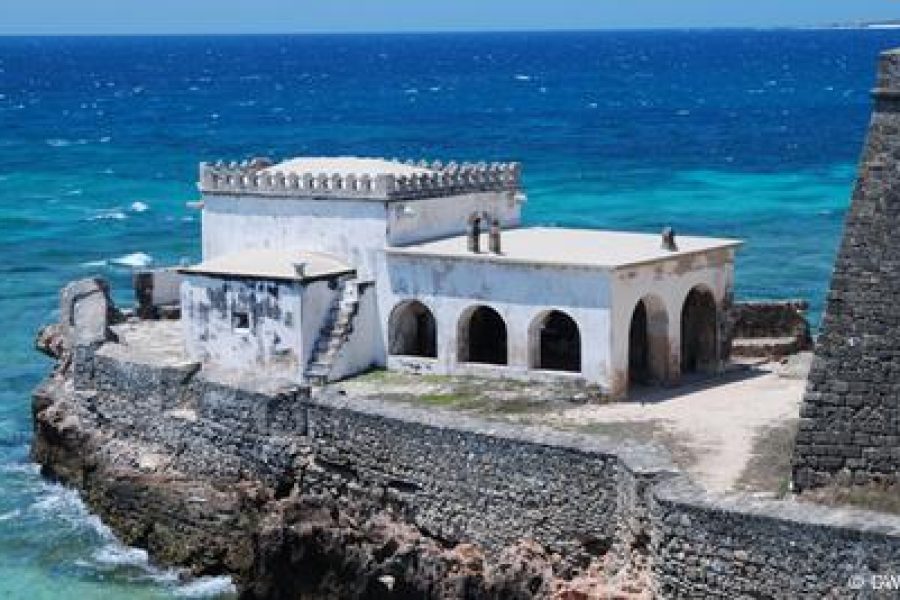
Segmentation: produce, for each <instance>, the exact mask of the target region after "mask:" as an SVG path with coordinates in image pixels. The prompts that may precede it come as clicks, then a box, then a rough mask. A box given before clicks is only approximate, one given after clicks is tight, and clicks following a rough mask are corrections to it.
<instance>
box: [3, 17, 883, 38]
mask: <svg viewBox="0 0 900 600" xmlns="http://www.w3.org/2000/svg"><path fill="white" fill-rule="evenodd" d="M895 29H900V24H898V23H896V22H891V21H887V20H886V21H884V22H883V23H882V22H871V23H861V24H854V23H835V24H825V25H689V26H675V25H660V26H641V27H565V28H553V29H531V28H526V27H523V28H517V27H513V28H498V29H474V28H473V29H465V28H463V29H410V30H408V31H397V30H388V29H384V30H379V29H373V30H359V31H356V30H353V31H340V30H322V31H215V32H213V31H209V32H206V31H175V32H153V31H148V32H102V31H97V32H90V31H87V32H32V33H29V32H2V31H0V38H26V37H27V38H41V37H45V38H54V37H56V38H63V37H73V38H74V37H242V36H246V37H266V36H272V37H275V36H363V35H397V36H401V35H442V34H444V35H447V34H450V35H452V34H459V35H479V34H507V33H532V34H554V33H629V32H633V33H641V32H661V31H670V32H691V31H702V32H712V31H785V30H788V31H832V30H834V31H847V30H854V31H892V30H895Z"/></svg>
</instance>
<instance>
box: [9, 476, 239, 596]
mask: <svg viewBox="0 0 900 600" xmlns="http://www.w3.org/2000/svg"><path fill="white" fill-rule="evenodd" d="M41 487H42V496H41V497H40V498H38V500H37V501H35V502H34V503H33V504H32V505H31V506H30V507H29V510H30V511H32V512H33V513H37V514H38V515H39V516H40V517H42V518H46V519H47V520H48V521H51V522H52V521H56V522H58V521H59V520H62V521H64V522H65V523H67V524H68V525H70V526H71V527H72V528H73V529H76V530H82V531H83V530H88V531H91V532H93V533H94V534H95V535H96V536H97V537H98V538H99V542H100V544H101V545H100V547H99V548H96V549H95V550H94V551H93V552H92V553H91V554H90V556H89V557H82V558H78V559H75V560H74V561H73V564H74V565H76V566H78V567H80V568H83V569H88V570H91V571H97V572H101V573H106V574H109V573H115V572H118V573H119V574H120V575H122V576H124V577H126V579H127V580H129V581H131V582H134V583H140V582H152V583H154V584H156V585H159V586H161V587H163V588H165V589H167V590H168V591H169V593H171V594H172V595H174V596H176V597H181V598H213V597H221V596H224V595H228V594H234V593H236V587H235V585H234V582H233V581H232V580H231V578H230V577H226V576H220V577H199V578H192V577H190V575H189V574H188V572H187V571H186V570H185V569H175V568H162V567H158V566H156V565H154V564H153V563H152V562H151V561H150V556H149V554H148V553H147V551H146V550H143V549H141V548H134V547H132V546H127V545H125V544H123V543H122V542H121V541H120V540H119V539H118V538H117V537H116V536H115V534H114V533H113V532H112V530H111V529H110V528H109V527H108V526H107V525H105V524H104V523H103V522H102V521H101V520H100V518H99V517H98V516H97V515H94V514H91V513H90V511H89V510H88V508H87V506H86V505H85V504H84V502H83V501H82V500H81V497H80V496H79V495H78V493H77V492H76V491H75V490H71V489H68V488H65V487H63V486H62V485H60V484H56V483H43V484H42V486H41ZM13 513H15V514H13ZM7 514H8V515H10V516H8V517H7V515H0V521H2V520H4V517H6V518H7V519H12V518H16V517H18V516H19V515H21V511H12V513H7Z"/></svg>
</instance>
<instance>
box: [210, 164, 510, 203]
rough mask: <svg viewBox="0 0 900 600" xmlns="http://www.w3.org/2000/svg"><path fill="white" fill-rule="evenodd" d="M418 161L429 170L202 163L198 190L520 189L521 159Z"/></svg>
mask: <svg viewBox="0 0 900 600" xmlns="http://www.w3.org/2000/svg"><path fill="white" fill-rule="evenodd" d="M407 164H417V165H418V166H421V167H423V168H427V169H431V170H430V171H424V172H422V173H416V174H413V175H409V176H407V175H403V176H397V175H392V174H379V175H377V176H375V177H372V176H370V175H368V174H363V175H356V174H353V173H349V174H340V173H332V174H329V173H303V174H297V173H284V172H282V171H275V172H271V171H265V170H264V169H263V168H261V167H259V166H258V165H257V164H254V163H251V162H248V161H244V162H243V163H240V164H239V163H236V162H232V163H228V164H226V163H224V162H222V161H219V162H217V163H215V164H210V163H200V182H199V188H200V191H201V192H204V193H217V194H251V195H261V196H280V197H307V198H361V199H366V198H368V199H376V200H411V199H416V198H433V197H440V196H454V195H457V194H464V193H471V192H494V191H519V190H520V189H521V185H520V178H521V171H522V169H521V165H520V164H519V163H496V162H495V163H490V164H488V163H483V162H482V163H462V164H457V163H455V162H451V163H448V164H446V165H444V164H442V163H441V162H439V161H435V162H433V163H431V164H430V165H429V164H428V163H426V162H424V161H421V162H419V163H413V162H412V161H407Z"/></svg>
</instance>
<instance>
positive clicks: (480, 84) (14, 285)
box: [0, 30, 900, 600]
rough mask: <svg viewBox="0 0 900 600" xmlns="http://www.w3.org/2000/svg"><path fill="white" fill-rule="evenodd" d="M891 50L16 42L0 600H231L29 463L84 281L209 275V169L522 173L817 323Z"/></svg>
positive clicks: (653, 38)
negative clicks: (33, 395) (190, 264)
mask: <svg viewBox="0 0 900 600" xmlns="http://www.w3.org/2000/svg"><path fill="white" fill-rule="evenodd" d="M897 44H900V32H897V31H853V30H818V31H815V30H810V31H790V30H783V31H750V30H747V31H742V30H734V31H654V32H595V33H534V34H527V33H515V34H513V33H506V34H453V35H445V34H441V35H438V34H434V35H390V36H388V35H348V36H324V35H322V36H266V37H231V36H217V37H107V38H91V37H83V38H0V259H2V260H0V317H2V319H3V329H2V331H3V343H2V345H0V596H2V597H8V598H29V599H30V600H39V599H43V598H59V597H66V598H90V599H102V598H125V597H128V598H171V597H227V596H228V595H229V583H228V581H227V580H224V579H221V578H208V579H201V580H195V581H183V580H182V578H180V577H179V574H178V573H177V572H176V571H174V570H170V569H162V568H157V567H154V566H153V565H151V564H149V562H148V560H147V557H146V554H145V553H143V552H141V551H139V550H136V549H132V548H126V547H124V546H122V545H121V544H119V543H118V542H117V541H116V540H115V538H114V537H113V536H112V535H111V534H110V532H109V531H108V530H107V529H106V528H105V527H103V525H102V524H101V523H100V522H99V521H98V519H97V518H96V517H93V516H91V515H90V514H89V512H88V511H87V510H86V509H85V508H84V506H83V505H82V504H81V502H80V501H79V500H78V498H77V496H76V495H75V494H73V493H72V492H69V491H67V490H65V489H64V488H62V487H61V486H59V485H56V484H53V483H50V482H47V481H44V480H42V479H41V477H40V476H39V474H38V472H37V469H36V467H34V466H33V465H31V464H30V463H29V461H28V447H29V443H30V435H31V434H30V429H31V419H30V417H31V415H30V392H31V390H32V388H33V387H34V386H35V385H36V384H37V383H38V382H39V380H40V379H41V378H42V377H43V376H45V375H46V373H47V372H48V370H49V369H50V366H51V365H50V362H49V360H47V359H45V358H43V357H41V356H40V355H38V354H37V353H36V352H35V351H33V349H32V348H33V338H34V334H35V332H36V330H37V329H38V327H39V326H40V325H41V324H43V323H47V322H50V321H52V320H54V319H55V318H56V317H57V293H58V289H59V288H60V286H61V285H63V284H64V283H65V282H67V281H68V280H71V279H75V278H79V277H86V276H89V275H102V276H104V277H107V278H109V279H110V281H111V282H112V285H113V287H114V290H115V295H116V297H117V299H119V300H120V301H122V302H128V301H129V298H130V292H129V286H130V275H131V271H132V270H133V269H134V268H137V267H143V266H150V265H168V264H174V263H178V262H180V261H182V260H188V261H190V260H196V259H197V258H198V257H199V246H198V239H199V221H198V214H197V213H196V212H195V211H193V210H191V209H189V208H187V207H186V202H188V201H190V200H195V199H196V198H197V192H196V186H195V181H196V175H197V163H198V162H200V161H202V160H217V159H219V158H223V159H227V160H231V159H241V158H247V157H252V156H259V155H264V156H271V157H289V156H294V155H304V154H323V155H335V154H354V155H368V156H384V157H402V158H416V159H418V158H422V157H425V158H437V159H442V160H450V159H456V160H488V161H490V160H518V161H521V162H522V163H523V164H524V179H525V183H526V185H527V189H528V203H527V204H526V207H525V220H526V221H527V222H528V223H531V224H550V225H566V226H577V227H596V228H614V229H632V230H640V231H650V232H658V231H660V230H661V229H662V228H663V227H664V226H672V227H674V228H675V230H676V231H678V232H680V233H684V234H699V235H715V236H722V237H737V238H742V239H744V240H746V247H745V248H744V249H743V250H742V251H741V253H740V255H739V259H738V263H737V295H738V297H739V298H782V297H800V298H806V299H808V300H809V301H810V302H811V306H812V310H811V318H812V319H813V320H814V322H817V321H818V319H819V318H820V315H821V308H822V304H823V300H824V295H825V290H826V289H827V285H828V278H829V275H830V271H831V264H832V261H833V258H834V254H835V252H836V248H837V244H838V241H839V239H840V232H841V224H842V221H843V218H844V214H845V211H846V209H847V205H848V201H849V196H850V192H851V186H852V183H853V178H854V172H855V166H856V161H857V158H858V153H859V151H860V149H861V146H862V141H863V135H864V133H865V127H866V123H867V120H868V115H869V109H870V99H869V90H870V88H871V87H872V84H873V80H874V73H875V64H876V59H877V55H878V52H879V51H881V50H883V49H887V48H890V47H892V46H894V45H897Z"/></svg>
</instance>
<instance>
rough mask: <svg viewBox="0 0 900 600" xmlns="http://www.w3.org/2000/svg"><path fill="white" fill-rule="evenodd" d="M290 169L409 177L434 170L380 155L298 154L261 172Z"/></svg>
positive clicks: (299, 173)
mask: <svg viewBox="0 0 900 600" xmlns="http://www.w3.org/2000/svg"><path fill="white" fill-rule="evenodd" d="M278 171H281V172H282V173H285V174H289V173H294V174H296V175H305V174H307V173H312V174H319V173H326V174H327V175H335V174H337V175H340V176H341V177H346V176H347V175H356V176H361V175H369V176H370V177H373V178H374V177H378V176H379V175H394V176H396V177H410V176H412V175H418V174H419V173H434V172H435V171H434V170H433V169H430V168H428V167H421V166H419V165H411V164H407V163H402V162H399V161H396V160H387V159H384V158H362V157H358V156H300V157H297V158H291V159H289V160H285V161H284V162H280V163H278V164H276V165H273V166H271V167H266V168H265V169H262V172H263V173H276V172H278Z"/></svg>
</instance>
